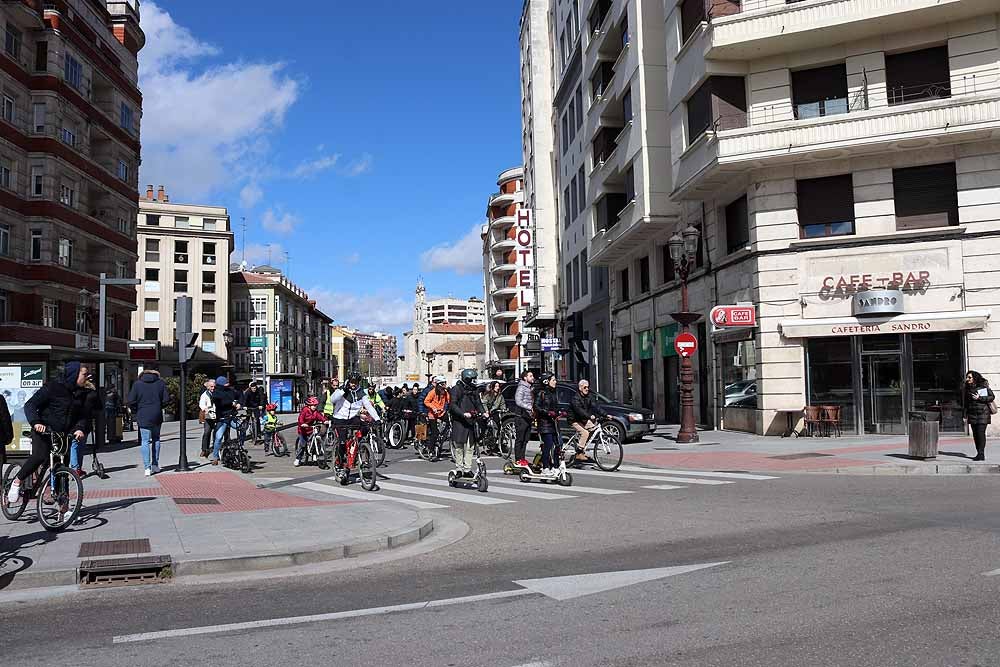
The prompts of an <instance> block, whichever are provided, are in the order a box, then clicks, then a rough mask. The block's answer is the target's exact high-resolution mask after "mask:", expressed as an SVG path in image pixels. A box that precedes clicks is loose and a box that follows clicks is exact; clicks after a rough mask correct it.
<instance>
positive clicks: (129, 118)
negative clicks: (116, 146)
mask: <svg viewBox="0 0 1000 667" xmlns="http://www.w3.org/2000/svg"><path fill="white" fill-rule="evenodd" d="M133 120H134V118H133V115H132V107H130V106H129V105H127V104H125V103H124V102H122V105H121V110H120V112H119V118H118V124H119V125H121V126H122V129H124V130H126V131H128V132H131V131H132V122H133Z"/></svg>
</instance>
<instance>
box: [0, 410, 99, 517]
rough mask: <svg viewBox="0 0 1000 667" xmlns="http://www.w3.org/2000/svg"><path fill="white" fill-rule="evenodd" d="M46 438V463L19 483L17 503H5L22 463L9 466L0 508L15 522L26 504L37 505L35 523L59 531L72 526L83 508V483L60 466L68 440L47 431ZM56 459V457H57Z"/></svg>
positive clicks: (65, 466) (58, 434)
mask: <svg viewBox="0 0 1000 667" xmlns="http://www.w3.org/2000/svg"><path fill="white" fill-rule="evenodd" d="M39 435H47V436H49V442H50V445H49V462H48V463H44V462H43V463H42V465H41V466H40V467H39V468H38V470H36V471H35V472H34V474H32V475H29V476H28V478H27V479H25V480H24V481H23V482H22V483H21V486H22V488H21V497H20V498H19V499H18V501H17V502H14V503H11V502H10V501H9V500H8V497H7V496H8V493H9V491H10V486H11V484H13V482H14V477H15V476H16V475H17V473H18V472H20V471H21V464H19V463H11V464H10V465H9V466H8V468H7V471H6V472H5V473H4V476H3V498H2V499H0V509H2V511H3V515H4V516H5V517H7V519H9V520H11V521H17V520H18V519H20V518H21V515H23V514H24V510H25V509H26V508H27V507H28V501H29V500H31V499H32V498H34V499H35V500H36V502H37V505H36V508H37V515H38V522H39V523H41V524H42V528H44V529H45V530H47V531H49V532H60V531H62V530H65V529H66V527H67V526H70V525H72V523H73V522H74V521H76V518H77V516H78V515H79V514H80V508H81V507H82V506H83V482H82V481H80V478H79V477H77V476H76V475H75V474H74V473H73V470H72V469H71V468H70V467H69V466H67V465H65V464H64V463H63V458H64V457H65V456H66V453H67V452H68V451H69V445H70V439H69V437H67V436H66V435H65V434H61V433H52V432H50V431H48V430H47V429H46V431H44V432H42V433H40V434H39ZM57 457H58V458H57Z"/></svg>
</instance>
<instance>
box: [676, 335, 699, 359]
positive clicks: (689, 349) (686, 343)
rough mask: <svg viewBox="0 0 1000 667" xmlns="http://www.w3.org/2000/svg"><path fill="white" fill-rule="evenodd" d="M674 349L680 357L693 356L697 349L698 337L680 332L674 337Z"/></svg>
mask: <svg viewBox="0 0 1000 667" xmlns="http://www.w3.org/2000/svg"><path fill="white" fill-rule="evenodd" d="M674 349H675V350H677V354H679V355H681V356H682V357H690V356H693V355H694V353H695V352H697V351H698V339H697V338H695V337H694V335H692V334H689V333H682V334H681V335H679V336H677V338H675V339H674Z"/></svg>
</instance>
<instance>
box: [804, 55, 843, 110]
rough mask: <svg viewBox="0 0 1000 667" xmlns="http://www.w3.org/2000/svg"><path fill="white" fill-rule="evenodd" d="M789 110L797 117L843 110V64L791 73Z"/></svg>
mask: <svg viewBox="0 0 1000 667" xmlns="http://www.w3.org/2000/svg"><path fill="white" fill-rule="evenodd" d="M792 109H793V111H794V112H795V117H796V118H799V119H801V118H818V117H819V116H832V115H834V114H840V113H847V65H846V64H844V63H840V64H839V65H830V66H829V67H816V68H813V69H805V70H799V71H798V72H792Z"/></svg>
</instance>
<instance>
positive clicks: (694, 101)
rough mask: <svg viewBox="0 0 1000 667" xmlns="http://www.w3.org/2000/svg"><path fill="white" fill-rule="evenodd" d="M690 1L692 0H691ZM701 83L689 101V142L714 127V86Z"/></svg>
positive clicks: (692, 141)
mask: <svg viewBox="0 0 1000 667" xmlns="http://www.w3.org/2000/svg"><path fill="white" fill-rule="evenodd" d="M689 1H690V0H689ZM708 84H709V82H708V81H706V82H705V83H703V84H701V86H699V87H698V90H696V91H694V94H693V95H691V97H690V98H688V101H687V126H688V127H687V129H688V144H691V143H694V140H695V139H697V138H698V137H700V136H701V135H702V134H704V133H705V132H706V131H707V130H708V129H709V128H710V127H712V87H711V86H710V85H708Z"/></svg>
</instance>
